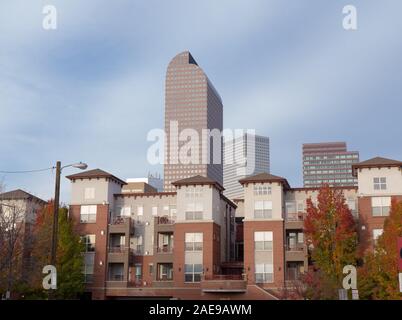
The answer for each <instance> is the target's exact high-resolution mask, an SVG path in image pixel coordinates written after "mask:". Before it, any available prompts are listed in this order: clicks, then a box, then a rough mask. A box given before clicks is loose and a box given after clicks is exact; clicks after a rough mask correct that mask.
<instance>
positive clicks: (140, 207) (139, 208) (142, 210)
mask: <svg viewBox="0 0 402 320" xmlns="http://www.w3.org/2000/svg"><path fill="white" fill-rule="evenodd" d="M143 214H144V207H143V206H138V207H137V215H138V216H142V215H143Z"/></svg>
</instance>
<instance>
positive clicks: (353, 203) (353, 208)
mask: <svg viewBox="0 0 402 320" xmlns="http://www.w3.org/2000/svg"><path fill="white" fill-rule="evenodd" d="M348 207H349V209H350V211H352V213H353V212H355V211H356V200H355V199H352V198H351V199H348Z"/></svg>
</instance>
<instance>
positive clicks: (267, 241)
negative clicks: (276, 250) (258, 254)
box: [254, 231, 272, 251]
mask: <svg viewBox="0 0 402 320" xmlns="http://www.w3.org/2000/svg"><path fill="white" fill-rule="evenodd" d="M254 246H255V250H258V251H272V231H260V232H254Z"/></svg>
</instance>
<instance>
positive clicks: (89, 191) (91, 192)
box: [84, 188, 95, 200]
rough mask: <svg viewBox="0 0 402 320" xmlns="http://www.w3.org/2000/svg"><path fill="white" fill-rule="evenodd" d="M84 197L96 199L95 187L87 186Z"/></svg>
mask: <svg viewBox="0 0 402 320" xmlns="http://www.w3.org/2000/svg"><path fill="white" fill-rule="evenodd" d="M84 199H85V200H92V199H95V188H85V189H84Z"/></svg>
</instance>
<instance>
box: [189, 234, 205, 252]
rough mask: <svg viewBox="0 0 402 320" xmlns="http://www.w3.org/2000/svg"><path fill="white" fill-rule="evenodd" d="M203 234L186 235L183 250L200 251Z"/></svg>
mask: <svg viewBox="0 0 402 320" xmlns="http://www.w3.org/2000/svg"><path fill="white" fill-rule="evenodd" d="M202 247H203V234H202V233H186V235H185V250H186V251H202Z"/></svg>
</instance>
